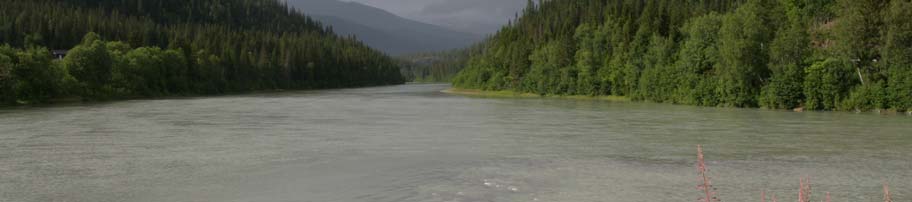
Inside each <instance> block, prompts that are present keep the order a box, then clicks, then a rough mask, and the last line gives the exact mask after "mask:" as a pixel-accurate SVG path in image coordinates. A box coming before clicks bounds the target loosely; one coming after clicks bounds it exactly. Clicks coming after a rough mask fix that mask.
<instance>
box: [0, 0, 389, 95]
mask: <svg viewBox="0 0 912 202" xmlns="http://www.w3.org/2000/svg"><path fill="white" fill-rule="evenodd" d="M0 5H3V6H0V90H2V91H0V92H2V94H0V102H2V103H7V104H9V103H41V102H48V101H50V100H52V99H56V98H62V97H72V96H78V97H82V98H84V99H108V98H113V97H147V96H162V95H185V94H220V93H229V92H244V91H251V90H267V89H309V88H332V87H352V86H365V85H382V84H396V83H402V82H403V78H402V76H401V75H400V73H399V68H398V66H397V63H396V62H395V61H394V60H393V59H391V58H389V57H388V56H386V55H385V54H383V53H380V52H377V51H375V50H373V49H371V48H369V47H367V46H365V45H364V44H362V43H361V42H360V41H358V40H357V39H354V38H351V37H339V36H336V35H335V34H334V33H333V32H332V30H331V28H326V27H324V26H323V25H322V24H320V23H319V22H316V21H314V20H312V19H310V18H309V17H307V16H305V15H304V14H301V13H299V12H296V11H295V10H293V9H290V8H289V7H287V6H286V5H284V4H283V3H281V2H279V1H277V0H194V1H186V0H92V1H87V0H0ZM52 49H61V50H69V53H68V54H67V56H66V58H64V59H62V60H55V59H54V58H53V57H52V56H51V53H50V50H52Z"/></svg>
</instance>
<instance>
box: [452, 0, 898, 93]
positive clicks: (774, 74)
mask: <svg viewBox="0 0 912 202" xmlns="http://www.w3.org/2000/svg"><path fill="white" fill-rule="evenodd" d="M909 4H910V3H909V1H908V0H892V1H891V0H738V1H724V0H688V1H675V0H645V1H642V0H575V1H569V0H553V1H541V2H539V3H536V4H534V5H530V6H529V7H528V8H527V9H525V10H524V12H523V15H522V17H521V18H520V19H518V20H516V21H515V22H512V23H511V24H510V25H508V26H505V27H504V28H502V29H501V30H500V31H499V32H498V33H497V34H495V35H494V36H492V37H491V38H490V39H489V40H488V41H487V42H486V44H485V45H484V46H485V47H486V48H485V50H483V51H480V54H476V55H473V56H472V57H470V58H469V59H468V62H467V66H466V68H465V69H464V70H462V71H461V72H460V73H459V74H458V75H457V76H456V77H455V78H454V79H453V83H454V85H455V86H456V87H461V88H477V89H483V90H514V91H520V92H530V93H538V94H554V95H621V96H628V97H630V98H632V99H634V100H648V101H654V102H670V103H682V104H694V105H704V106H734V107H766V108H780V109H792V108H802V107H804V108H808V109H818V110H870V109H894V110H897V111H905V110H909V108H910V106H912V87H910V86H912V85H909V83H912V80H910V76H909V75H910V74H912V73H910V72H912V70H910V69H909V67H910V65H909V64H910V62H908V60H912V53H910V52H909V50H910V49H912V48H909V47H912V45H910V40H912V35H910V34H909V33H912V32H910V31H909V29H910V28H909V27H910V26H909V21H910V19H912V17H910V13H909V12H910V10H912V9H909ZM504 78H506V79H504ZM506 80H519V81H521V85H507V84H509V82H505V81H506ZM862 81H864V82H862Z"/></svg>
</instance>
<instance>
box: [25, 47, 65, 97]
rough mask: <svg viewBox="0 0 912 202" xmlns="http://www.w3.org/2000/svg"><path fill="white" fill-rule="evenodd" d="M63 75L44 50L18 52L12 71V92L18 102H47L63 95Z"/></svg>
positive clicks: (32, 49)
mask: <svg viewBox="0 0 912 202" xmlns="http://www.w3.org/2000/svg"><path fill="white" fill-rule="evenodd" d="M65 74H66V72H65V71H63V69H62V68H60V65H58V64H57V63H56V62H53V61H52V58H51V54H50V52H49V51H48V50H47V49H45V48H29V49H26V50H23V51H18V52H17V53H16V61H15V65H13V69H12V77H13V78H15V79H16V83H15V84H14V85H13V92H15V95H16V98H17V100H18V101H19V102H24V103H44V102H47V101H49V100H50V99H52V98H55V97H56V96H58V95H60V94H62V93H63V92H62V90H61V88H60V84H61V83H62V82H63V79H64V76H65Z"/></svg>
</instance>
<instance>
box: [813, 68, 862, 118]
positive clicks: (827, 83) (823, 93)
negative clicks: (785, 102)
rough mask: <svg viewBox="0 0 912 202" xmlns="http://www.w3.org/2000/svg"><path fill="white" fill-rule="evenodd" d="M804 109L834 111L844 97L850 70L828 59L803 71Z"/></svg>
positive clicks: (850, 78)
mask: <svg viewBox="0 0 912 202" xmlns="http://www.w3.org/2000/svg"><path fill="white" fill-rule="evenodd" d="M805 74H806V76H805V80H804V95H805V96H806V100H805V103H804V104H805V107H806V108H807V109H810V110H834V109H836V108H837V107H838V106H839V105H838V104H839V103H840V100H842V99H843V98H844V97H845V94H846V91H847V89H848V87H849V86H848V85H847V82H845V81H849V80H852V79H853V78H852V77H851V75H852V70H851V68H849V66H848V65H846V64H845V63H844V62H842V61H839V60H836V59H833V58H830V59H827V60H824V61H820V62H816V63H814V64H813V65H811V67H809V68H807V69H805Z"/></svg>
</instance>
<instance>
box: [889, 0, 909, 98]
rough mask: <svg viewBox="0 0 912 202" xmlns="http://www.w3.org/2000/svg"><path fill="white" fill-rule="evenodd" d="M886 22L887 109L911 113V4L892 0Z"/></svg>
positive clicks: (902, 0)
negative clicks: (888, 106)
mask: <svg viewBox="0 0 912 202" xmlns="http://www.w3.org/2000/svg"><path fill="white" fill-rule="evenodd" d="M886 23H887V33H886V40H885V41H886V43H885V45H884V49H883V56H884V63H885V64H886V66H887V68H888V75H889V76H888V78H887V80H888V85H889V87H888V89H887V91H888V93H887V94H888V96H889V99H890V106H891V107H892V108H894V109H897V110H907V111H908V110H912V2H909V1H904V0H894V1H893V2H892V4H890V8H889V12H888V14H887V17H886Z"/></svg>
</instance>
